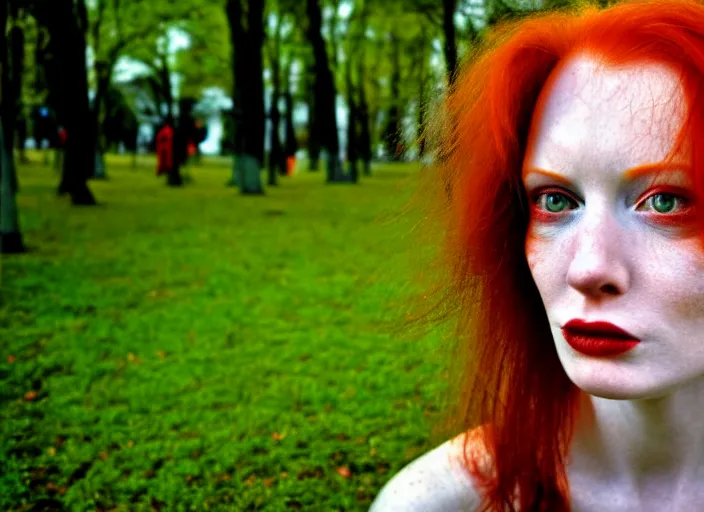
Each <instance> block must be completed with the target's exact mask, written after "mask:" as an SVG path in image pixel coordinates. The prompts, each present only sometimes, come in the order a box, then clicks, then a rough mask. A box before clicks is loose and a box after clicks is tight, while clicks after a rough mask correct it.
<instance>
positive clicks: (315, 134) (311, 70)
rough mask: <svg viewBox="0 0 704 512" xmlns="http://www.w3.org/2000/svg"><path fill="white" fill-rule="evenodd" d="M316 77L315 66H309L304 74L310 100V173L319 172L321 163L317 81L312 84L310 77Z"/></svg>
mask: <svg viewBox="0 0 704 512" xmlns="http://www.w3.org/2000/svg"><path fill="white" fill-rule="evenodd" d="M311 76H313V77H314V76H315V65H310V66H308V70H307V72H306V73H305V74H304V80H305V84H306V85H305V90H306V95H307V98H308V161H309V168H308V170H309V171H317V170H318V168H319V161H320V128H319V126H318V119H317V115H318V114H317V107H316V105H315V104H316V99H315V79H313V80H314V81H313V83H311V82H310V77H311Z"/></svg>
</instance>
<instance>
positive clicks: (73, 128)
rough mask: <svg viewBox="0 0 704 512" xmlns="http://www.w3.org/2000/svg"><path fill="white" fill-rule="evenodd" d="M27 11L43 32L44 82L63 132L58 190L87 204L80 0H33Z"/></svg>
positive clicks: (88, 115) (89, 139)
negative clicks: (45, 35) (45, 46)
mask: <svg viewBox="0 0 704 512" xmlns="http://www.w3.org/2000/svg"><path fill="white" fill-rule="evenodd" d="M32 14H33V15H34V17H35V19H36V20H37V22H38V23H39V24H40V25H41V26H42V27H44V28H45V29H46V30H47V32H48V34H49V41H48V52H47V53H48V54H49V55H50V58H47V59H46V61H45V71H46V76H47V83H48V86H49V90H50V92H51V96H52V98H53V104H52V107H53V108H54V110H55V111H56V113H57V118H58V121H59V123H60V124H61V125H63V126H64V127H65V128H66V131H67V134H68V139H67V141H66V151H65V158H64V164H63V171H62V175H61V183H60V185H59V194H64V193H68V194H69V195H70V196H71V201H72V203H73V204H75V205H93V204H95V198H94V197H93V193H92V192H91V191H90V189H89V188H88V184H87V181H88V179H89V178H91V177H92V176H93V175H94V171H95V147H96V134H95V129H94V123H93V115H92V112H91V108H90V105H89V102H88V70H87V66H86V32H87V29H88V13H87V10H86V4H85V0H34V3H33V4H32Z"/></svg>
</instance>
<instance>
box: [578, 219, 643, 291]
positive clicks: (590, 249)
mask: <svg viewBox="0 0 704 512" xmlns="http://www.w3.org/2000/svg"><path fill="white" fill-rule="evenodd" d="M583 221H584V225H583V226H580V227H579V228H578V230H577V232H576V233H575V237H576V239H575V248H574V253H573V257H572V261H571V262H570V266H569V268H568V271H567V284H569V285H570V286H571V287H573V288H574V289H576V290H577V291H579V292H580V293H582V294H583V295H586V296H588V297H591V298H601V297H606V296H613V295H623V294H624V293H626V292H627V291H628V288H629V287H630V279H631V276H630V271H629V268H628V264H627V261H626V259H625V255H624V246H625V244H626V243H627V242H626V241H625V240H624V236H623V235H624V233H623V232H622V231H621V229H620V227H619V225H618V222H617V221H616V219H614V218H612V217H611V216H610V215H608V214H606V213H604V214H601V215H598V216H596V215H595V216H594V217H593V218H591V219H586V218H585V219H583Z"/></svg>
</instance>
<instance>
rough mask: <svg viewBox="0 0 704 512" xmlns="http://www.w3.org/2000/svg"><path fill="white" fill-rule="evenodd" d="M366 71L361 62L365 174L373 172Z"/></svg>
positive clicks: (361, 137)
mask: <svg viewBox="0 0 704 512" xmlns="http://www.w3.org/2000/svg"><path fill="white" fill-rule="evenodd" d="M364 81H365V73H364V64H363V62H362V61H360V63H359V119H358V120H359V126H360V128H359V153H360V156H361V158H362V162H364V175H365V176H371V174H372V141H371V135H370V133H369V105H368V104H367V92H366V85H365V83H364Z"/></svg>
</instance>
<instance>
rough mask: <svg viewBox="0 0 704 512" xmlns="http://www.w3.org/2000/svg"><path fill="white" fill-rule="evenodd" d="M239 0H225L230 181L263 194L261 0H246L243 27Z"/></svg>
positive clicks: (251, 191)
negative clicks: (229, 58) (230, 91)
mask: <svg viewBox="0 0 704 512" xmlns="http://www.w3.org/2000/svg"><path fill="white" fill-rule="evenodd" d="M241 2H242V0H228V1H227V7H226V10H227V17H228V21H229V23H230V36H231V39H232V47H233V49H234V52H233V53H234V56H233V73H234V82H235V85H234V88H233V102H234V137H235V140H234V147H235V151H234V153H235V157H234V158H235V161H234V165H233V174H234V175H233V180H232V181H233V182H235V183H237V184H238V185H239V187H240V192H241V193H242V194H263V193H264V188H263V187H262V183H261V175H260V169H261V166H262V162H263V160H264V77H263V63H262V45H263V43H264V0H249V4H248V9H247V20H246V27H247V29H246V30H245V28H244V27H245V20H244V19H243V15H244V10H243V6H242V3H241Z"/></svg>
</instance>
